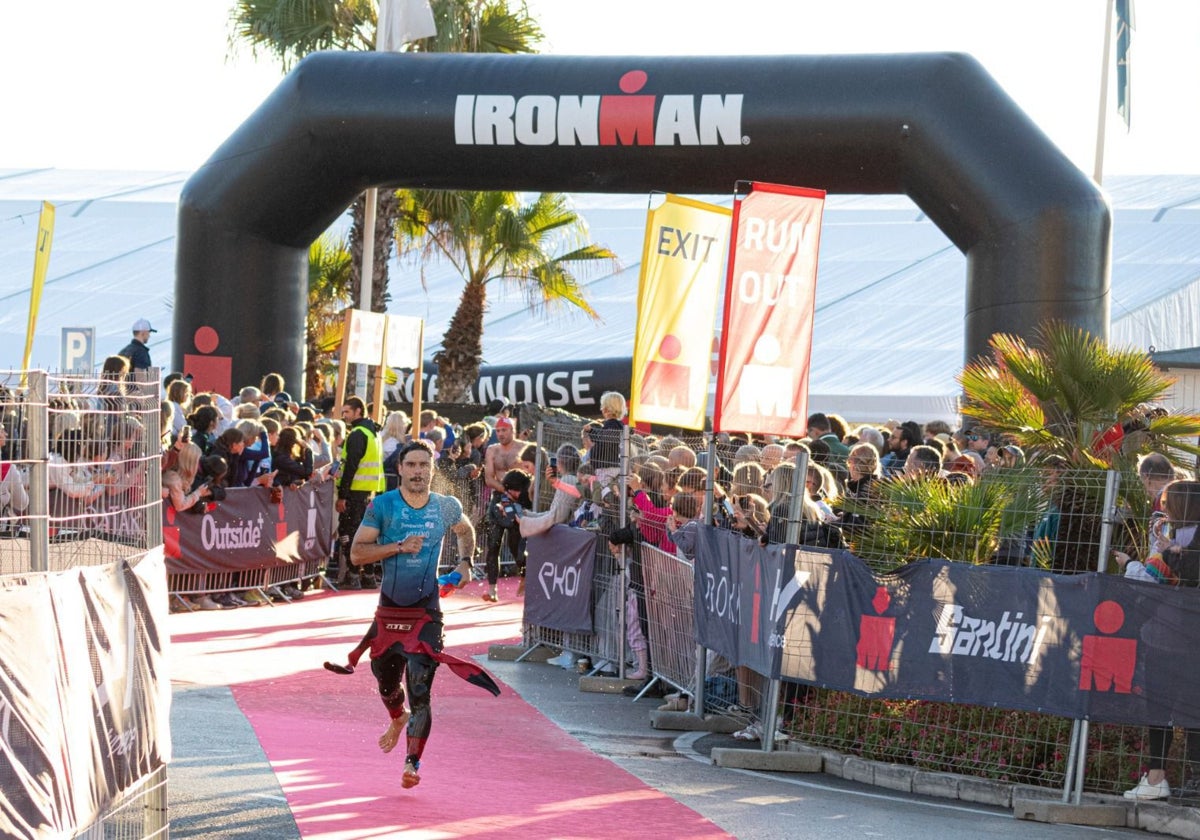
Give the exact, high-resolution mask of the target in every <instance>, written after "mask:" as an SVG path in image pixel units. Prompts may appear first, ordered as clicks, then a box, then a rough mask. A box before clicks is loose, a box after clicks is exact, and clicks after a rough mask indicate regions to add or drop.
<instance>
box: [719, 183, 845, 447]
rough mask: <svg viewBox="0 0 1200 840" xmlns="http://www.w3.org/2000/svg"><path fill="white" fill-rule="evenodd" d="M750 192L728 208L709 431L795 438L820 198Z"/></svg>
mask: <svg viewBox="0 0 1200 840" xmlns="http://www.w3.org/2000/svg"><path fill="white" fill-rule="evenodd" d="M751 186H752V191H751V192H750V194H749V195H747V196H745V197H744V198H741V199H739V200H738V201H737V202H736V203H735V204H734V208H733V230H734V234H733V247H732V248H731V249H730V251H729V276H728V279H727V280H726V282H725V310H724V319H723V323H722V327H721V356H720V363H719V365H718V372H717V398H716V405H715V408H714V411H713V429H714V430H715V431H725V430H730V429H735V430H738V431H742V432H756V433H760V434H773V435H782V436H784V437H796V438H799V437H803V436H804V435H805V434H807V432H808V427H807V426H808V424H807V421H808V372H809V357H810V356H811V353H812V327H813V312H814V307H815V305H816V295H817V250H818V247H819V245H820V240H821V214H822V213H823V212H824V210H825V192H824V190H810V189H804V188H801V187H786V186H781V185H778V184H760V183H755V184H752V185H751Z"/></svg>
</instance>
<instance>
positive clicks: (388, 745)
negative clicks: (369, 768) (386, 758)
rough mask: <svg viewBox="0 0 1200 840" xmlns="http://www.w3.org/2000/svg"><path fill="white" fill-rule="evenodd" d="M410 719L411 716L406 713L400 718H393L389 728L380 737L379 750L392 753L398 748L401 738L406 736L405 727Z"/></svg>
mask: <svg viewBox="0 0 1200 840" xmlns="http://www.w3.org/2000/svg"><path fill="white" fill-rule="evenodd" d="M409 717H411V715H410V714H409V713H408V712H405V713H404V714H402V715H400V717H398V718H392V722H391V723H389V724H388V728H387V729H385V730H383V734H382V735H380V736H379V749H381V750H383V751H384V752H385V753H390V752H391V751H392V750H394V749H395V748H396V744H398V743H400V736H401V735H403V734H404V727H405V726H406V725H407V724H408V719H409Z"/></svg>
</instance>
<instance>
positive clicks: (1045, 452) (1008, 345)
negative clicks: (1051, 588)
mask: <svg viewBox="0 0 1200 840" xmlns="http://www.w3.org/2000/svg"><path fill="white" fill-rule="evenodd" d="M990 345H991V350H992V358H990V359H989V358H980V359H978V360H976V361H974V362H972V363H971V364H969V365H968V366H967V367H966V368H965V369H964V370H963V372H962V374H960V376H959V382H960V384H961V385H962V386H963V392H964V396H965V403H964V405H963V409H962V411H963V414H964V415H965V416H967V417H971V418H973V419H975V420H977V421H978V422H979V423H980V425H982V426H983V427H984V428H986V429H989V430H991V431H993V432H998V433H1000V434H1003V435H1005V436H1008V437H1009V438H1011V439H1012V440H1014V441H1015V442H1016V443H1017V445H1019V446H1020V447H1021V448H1022V449H1024V450H1025V452H1026V453H1028V454H1029V455H1031V456H1032V457H1033V459H1035V460H1037V459H1044V458H1045V457H1047V456H1059V457H1061V458H1063V459H1065V461H1066V462H1067V463H1068V464H1069V468H1068V470H1067V472H1066V473H1065V474H1064V475H1063V476H1062V477H1061V479H1060V480H1059V481H1058V483H1057V484H1056V486H1055V488H1054V490H1053V493H1054V498H1053V502H1054V503H1055V504H1057V505H1058V507H1059V508H1060V510H1061V524H1060V526H1059V531H1058V538H1057V540H1055V542H1054V545H1053V546H1052V547H1051V549H1050V556H1051V557H1048V559H1050V563H1051V567H1052V568H1054V569H1056V570H1058V571H1086V570H1089V569H1093V568H1095V558H1094V556H1092V554H1093V547H1094V546H1095V545H1096V544H1098V542H1099V540H1098V534H1099V530H1100V525H1101V519H1102V517H1101V511H1102V506H1103V493H1104V474H1105V473H1106V471H1108V470H1109V469H1113V470H1117V471H1119V472H1121V474H1122V480H1121V495H1120V497H1119V500H1120V503H1121V504H1122V505H1123V507H1124V508H1125V509H1126V510H1128V511H1129V512H1130V516H1128V517H1127V519H1126V522H1127V523H1128V524H1129V531H1130V532H1129V533H1128V534H1127V535H1126V536H1125V537H1124V539H1128V540H1136V541H1138V542H1140V541H1141V538H1142V534H1141V533H1140V527H1141V526H1142V524H1143V523H1144V522H1145V521H1146V517H1145V516H1144V515H1143V514H1144V513H1145V511H1146V508H1147V500H1146V498H1145V494H1144V493H1143V492H1142V489H1141V487H1140V486H1139V485H1138V482H1137V479H1136V465H1137V459H1138V457H1139V456H1141V455H1144V454H1146V453H1148V452H1161V453H1162V454H1164V455H1166V456H1167V457H1168V458H1170V459H1171V460H1172V462H1174V463H1176V464H1177V465H1179V466H1184V465H1185V464H1186V461H1185V456H1187V455H1191V456H1195V455H1196V454H1197V453H1200V447H1197V446H1196V445H1194V444H1191V443H1189V442H1187V440H1185V438H1190V439H1192V440H1195V439H1196V437H1197V435H1200V416H1198V415H1194V414H1170V413H1167V412H1164V411H1155V410H1152V408H1151V406H1152V405H1153V404H1154V403H1157V402H1160V401H1161V400H1162V399H1163V397H1164V395H1165V394H1166V393H1167V391H1168V390H1169V389H1170V387H1171V385H1172V384H1173V383H1174V379H1172V378H1171V377H1170V376H1167V375H1166V374H1165V373H1163V372H1162V371H1160V370H1159V369H1158V368H1156V367H1155V366H1154V363H1153V362H1152V361H1151V360H1150V358H1149V356H1147V355H1146V354H1145V353H1143V352H1141V351H1137V350H1122V349H1114V348H1110V347H1108V346H1107V345H1106V344H1105V343H1104V342H1103V341H1101V340H1100V339H1097V338H1096V337H1095V336H1092V335H1091V334H1089V333H1088V332H1086V331H1085V330H1082V329H1079V328H1078V327H1073V326H1070V325H1068V324H1063V323H1057V322H1051V323H1047V324H1044V325H1042V326H1041V327H1040V328H1038V330H1037V331H1036V343H1029V342H1026V341H1025V340H1024V339H1022V338H1020V337H1018V336H1013V335H1004V334H997V335H995V336H993V337H992V340H991V342H990ZM1051 558H1052V559H1051Z"/></svg>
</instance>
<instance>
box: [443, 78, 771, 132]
mask: <svg viewBox="0 0 1200 840" xmlns="http://www.w3.org/2000/svg"><path fill="white" fill-rule="evenodd" d="M646 80H647V76H646V72H645V71H644V70H630V71H629V72H628V73H626V74H625V75H623V76H622V77H621V81H620V84H619V86H620V88H621V93H619V94H618V93H613V94H604V95H584V96H550V95H547V94H529V95H526V96H507V95H496V94H459V96H458V98H457V100H456V101H455V103H454V142H455V143H456V144H458V145H460V146H514V145H516V146H553V145H559V146H576V145H578V146H722V145H725V146H735V145H741V144H743V143H749V142H750V141H749V138H745V137H742V97H743V94H740V93H727V94H718V93H705V94H701V95H699V96H697V95H694V94H662V95H661V96H659V95H655V94H643V93H638V91H640V90H641V89H642V88H643V87H645V85H646Z"/></svg>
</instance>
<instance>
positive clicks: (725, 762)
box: [712, 747, 822, 773]
mask: <svg viewBox="0 0 1200 840" xmlns="http://www.w3.org/2000/svg"><path fill="white" fill-rule="evenodd" d="M712 762H713V764H715V765H717V766H718V767H734V768H737V769H739V770H769V771H774V772H779V773H820V772H821V768H822V761H821V754H820V753H819V752H817V751H816V750H814V749H811V748H810V749H806V750H774V751H772V752H764V751H762V750H740V749H736V748H730V747H715V748H714V749H713V751H712Z"/></svg>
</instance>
